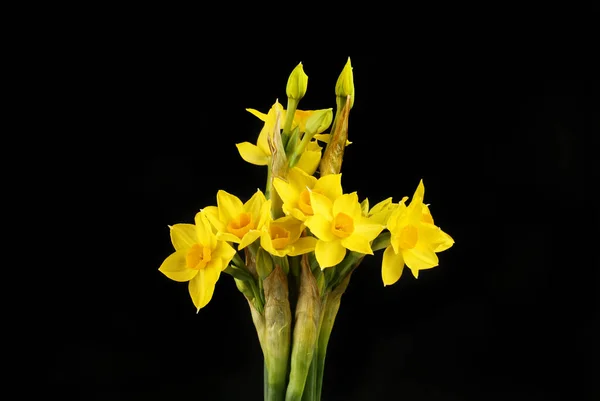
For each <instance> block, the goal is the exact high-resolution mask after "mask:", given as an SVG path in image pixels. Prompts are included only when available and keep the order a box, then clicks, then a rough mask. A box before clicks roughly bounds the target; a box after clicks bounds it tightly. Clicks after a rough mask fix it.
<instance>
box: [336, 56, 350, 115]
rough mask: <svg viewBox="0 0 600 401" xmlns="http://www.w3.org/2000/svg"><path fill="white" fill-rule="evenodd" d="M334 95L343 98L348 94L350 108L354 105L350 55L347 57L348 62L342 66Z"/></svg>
mask: <svg viewBox="0 0 600 401" xmlns="http://www.w3.org/2000/svg"><path fill="white" fill-rule="evenodd" d="M335 95H336V96H337V97H339V98H343V99H346V97H347V96H348V95H350V108H352V106H353V105H354V76H353V75H352V64H350V57H348V62H347V63H346V65H345V66H344V69H343V70H342V73H341V74H340V76H339V77H338V80H337V83H336V84H335Z"/></svg>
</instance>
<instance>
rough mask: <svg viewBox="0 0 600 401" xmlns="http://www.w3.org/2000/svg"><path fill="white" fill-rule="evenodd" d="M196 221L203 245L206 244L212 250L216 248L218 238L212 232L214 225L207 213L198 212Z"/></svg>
mask: <svg viewBox="0 0 600 401" xmlns="http://www.w3.org/2000/svg"><path fill="white" fill-rule="evenodd" d="M195 223H196V234H197V235H198V241H199V242H200V243H201V244H202V246H206V247H208V248H209V249H211V250H212V249H215V246H217V238H216V236H215V235H214V234H213V232H212V227H211V225H210V222H209V221H208V218H207V217H206V214H205V213H202V212H198V213H196V217H195Z"/></svg>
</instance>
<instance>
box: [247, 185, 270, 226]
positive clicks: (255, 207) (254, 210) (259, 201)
mask: <svg viewBox="0 0 600 401" xmlns="http://www.w3.org/2000/svg"><path fill="white" fill-rule="evenodd" d="M266 201H267V198H265V195H264V194H263V193H262V191H261V190H260V189H259V190H258V191H256V192H255V193H254V195H252V197H251V198H250V199H248V201H247V202H246V203H245V204H244V210H245V211H246V212H247V213H250V214H251V215H252V220H253V221H254V224H256V223H257V222H258V220H260V210H261V207H262V205H263V203H265V202H266Z"/></svg>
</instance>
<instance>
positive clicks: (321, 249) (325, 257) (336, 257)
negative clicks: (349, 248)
mask: <svg viewBox="0 0 600 401" xmlns="http://www.w3.org/2000/svg"><path fill="white" fill-rule="evenodd" d="M315 256H316V257H317V262H319V266H321V269H325V268H327V267H331V266H335V265H337V264H338V263H340V262H341V261H342V260H343V259H344V256H346V248H344V247H343V246H342V244H341V242H340V241H339V240H335V241H330V242H325V241H317V246H316V247H315Z"/></svg>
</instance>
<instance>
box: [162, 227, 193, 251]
mask: <svg viewBox="0 0 600 401" xmlns="http://www.w3.org/2000/svg"><path fill="white" fill-rule="evenodd" d="M169 234H170V235H171V242H172V243H173V247H174V248H175V250H177V251H179V250H180V249H183V250H187V249H189V248H190V247H191V246H192V245H194V244H196V243H198V236H197V235H196V227H194V225H193V224H174V225H173V226H171V231H170V233H169Z"/></svg>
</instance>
